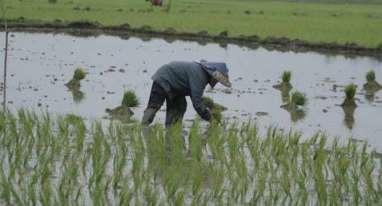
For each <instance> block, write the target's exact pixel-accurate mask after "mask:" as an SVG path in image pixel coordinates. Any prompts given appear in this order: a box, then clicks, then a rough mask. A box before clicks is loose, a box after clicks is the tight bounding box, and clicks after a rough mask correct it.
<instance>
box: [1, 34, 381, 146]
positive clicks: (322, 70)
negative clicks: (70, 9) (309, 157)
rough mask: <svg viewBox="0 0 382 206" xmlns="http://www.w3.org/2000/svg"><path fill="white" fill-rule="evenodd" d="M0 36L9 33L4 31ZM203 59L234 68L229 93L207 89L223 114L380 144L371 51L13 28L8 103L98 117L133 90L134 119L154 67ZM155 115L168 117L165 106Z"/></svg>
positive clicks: (378, 67)
mask: <svg viewBox="0 0 382 206" xmlns="http://www.w3.org/2000/svg"><path fill="white" fill-rule="evenodd" d="M0 39H4V33H1V35H0ZM1 46H2V47H3V46H4V45H3V42H2V43H1ZM1 56H3V53H1ZM200 59H206V60H209V61H224V62H226V63H227V64H228V66H229V68H230V76H231V79H232V82H233V87H234V90H233V91H232V93H230V94H227V93H225V92H224V91H223V89H224V88H223V87H222V86H217V87H216V89H215V90H214V91H212V92H211V91H208V88H207V89H206V93H205V94H206V95H207V96H211V97H212V98H213V99H214V100H216V101H217V102H219V103H221V104H223V105H224V106H226V107H228V108H229V110H228V111H227V112H225V113H224V115H225V117H227V119H229V120H230V121H236V120H237V121H240V120H247V119H252V120H257V122H258V124H259V127H261V128H263V127H268V126H277V127H280V128H284V129H285V130H289V129H291V128H292V129H294V130H299V131H303V132H304V134H306V135H312V134H314V133H315V132H317V131H323V132H325V133H326V134H328V135H330V136H338V137H342V138H356V139H359V140H367V141H368V142H369V143H370V145H371V147H372V148H376V149H378V150H382V127H381V122H382V91H380V92H379V93H376V94H375V96H374V100H372V101H369V100H367V99H366V98H365V95H364V92H363V91H362V90H361V89H362V84H363V83H364V79H365V77H364V76H365V74H366V72H367V71H368V70H370V69H374V70H375V72H376V75H377V79H378V80H379V81H380V82H382V62H380V61H378V60H376V59H373V58H367V57H359V58H352V59H350V58H346V57H344V56H340V55H338V56H329V55H322V54H318V53H314V52H307V53H294V52H280V51H268V50H266V49H263V48H259V49H256V50H253V49H250V48H246V47H239V46H237V45H233V44H228V45H227V46H226V47H221V46H220V45H219V44H213V43H210V44H206V45H200V44H198V43H197V42H191V41H174V42H171V43H169V42H166V41H165V40H162V39H151V40H147V41H143V40H142V39H140V38H137V37H131V38H128V39H121V38H119V37H113V36H98V37H90V38H81V37H74V36H69V35H64V34H47V33H12V34H11V36H10V51H9V67H8V70H9V72H8V85H7V102H8V104H7V105H8V108H9V109H11V110H15V109H16V108H29V109H34V110H42V111H50V112H53V113H56V114H66V113H74V114H78V115H81V116H83V117H85V118H87V119H90V120H93V119H98V118H105V117H107V114H106V113H105V109H106V108H114V107H116V106H118V105H119V104H120V102H121V100H122V94H123V92H124V90H127V89H131V90H134V91H136V93H137V95H138V97H139V99H140V101H141V103H142V104H141V106H140V107H138V108H136V109H134V112H135V115H134V117H135V118H136V119H140V118H141V116H142V113H143V109H144V107H145V104H146V103H147V101H148V96H149V92H150V87H151V83H152V81H151V78H150V77H151V75H152V74H153V73H154V72H155V70H156V69H157V68H158V67H159V66H161V65H163V64H165V63H168V62H170V61H173V60H188V61H193V60H200ZM76 67H83V68H85V69H86V71H87V72H89V74H88V76H87V77H86V79H85V80H84V81H83V82H82V88H81V91H82V92H83V93H84V98H83V99H82V100H78V99H77V100H76V101H74V100H73V94H72V93H71V92H70V91H68V89H67V88H66V87H65V86H64V84H65V83H66V82H67V81H69V80H70V78H71V77H72V74H73V71H74V69H75V68H76ZM284 70H290V71H292V73H293V77H292V84H293V86H294V90H295V89H297V90H299V91H302V92H304V93H306V94H307V97H308V100H309V102H308V105H307V106H306V108H305V110H306V112H305V115H304V117H303V118H301V119H299V118H297V119H298V120H296V118H293V120H292V118H291V114H290V113H288V112H287V111H286V110H284V109H282V108H280V106H281V105H282V104H283V103H282V98H281V93H280V91H278V90H276V89H274V88H272V85H274V84H276V83H277V82H278V80H279V79H280V76H281V74H282V72H283V71H284ZM348 83H355V84H357V85H358V88H359V90H358V93H357V95H356V98H357V99H358V101H357V103H358V108H356V110H355V111H354V115H353V120H352V118H348V119H350V121H345V113H344V111H343V110H342V108H341V107H339V106H336V105H337V104H340V103H341V102H342V100H343V97H344V94H343V92H342V89H343V88H342V87H341V86H343V85H346V84H348ZM334 85H338V86H339V87H338V88H337V90H333V86H334ZM79 99H80V98H79ZM188 107H189V108H188V111H187V113H186V117H185V122H187V120H190V119H193V118H194V117H195V112H194V110H193V109H192V105H191V102H190V101H189V106H188ZM156 121H159V122H163V121H164V111H161V112H160V113H159V114H158V116H157V118H156Z"/></svg>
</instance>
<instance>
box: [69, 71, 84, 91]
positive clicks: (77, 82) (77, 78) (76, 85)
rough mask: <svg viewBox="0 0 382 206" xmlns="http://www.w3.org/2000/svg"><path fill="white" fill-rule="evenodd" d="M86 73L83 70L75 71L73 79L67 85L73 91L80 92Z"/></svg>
mask: <svg viewBox="0 0 382 206" xmlns="http://www.w3.org/2000/svg"><path fill="white" fill-rule="evenodd" d="M85 77H86V73H85V71H84V70H83V69H82V68H77V69H76V70H75V71H74V75H73V78H72V79H71V80H70V81H69V82H68V83H66V84H65V85H66V86H67V87H68V88H69V89H71V90H79V89H80V87H81V80H83V79H85Z"/></svg>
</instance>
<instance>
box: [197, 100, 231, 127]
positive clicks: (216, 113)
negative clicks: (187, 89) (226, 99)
mask: <svg viewBox="0 0 382 206" xmlns="http://www.w3.org/2000/svg"><path fill="white" fill-rule="evenodd" d="M203 103H204V104H205V105H206V107H207V108H209V109H210V110H211V114H212V118H213V119H214V120H216V121H217V122H221V120H222V118H223V115H222V112H223V111H225V110H227V108H226V107H224V106H223V105H220V104H218V103H215V102H214V100H212V99H211V98H210V97H203Z"/></svg>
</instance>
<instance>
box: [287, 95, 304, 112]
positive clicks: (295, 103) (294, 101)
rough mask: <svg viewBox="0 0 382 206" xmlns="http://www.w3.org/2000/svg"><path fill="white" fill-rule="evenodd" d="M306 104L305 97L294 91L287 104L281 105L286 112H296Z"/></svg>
mask: <svg viewBox="0 0 382 206" xmlns="http://www.w3.org/2000/svg"><path fill="white" fill-rule="evenodd" d="M306 103H307V99H306V95H305V94H304V93H301V92H298V91H295V92H293V93H292V95H291V97H290V99H289V102H288V104H285V105H283V106H282V107H283V108H286V109H287V110H296V109H299V107H303V106H305V105H306Z"/></svg>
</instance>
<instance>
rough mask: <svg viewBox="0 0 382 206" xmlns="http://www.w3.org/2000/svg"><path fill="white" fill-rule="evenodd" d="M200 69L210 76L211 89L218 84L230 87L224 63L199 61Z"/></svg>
mask: <svg viewBox="0 0 382 206" xmlns="http://www.w3.org/2000/svg"><path fill="white" fill-rule="evenodd" d="M199 64H200V65H201V66H202V68H203V69H204V70H205V71H207V73H208V74H209V75H210V77H211V78H210V81H209V84H210V86H211V87H212V88H213V87H214V86H215V85H216V84H217V83H218V82H219V83H221V84H222V85H224V86H226V87H231V85H232V84H231V82H230V81H229V76H228V68H227V65H226V64H225V63H220V62H206V61H200V63H199Z"/></svg>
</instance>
